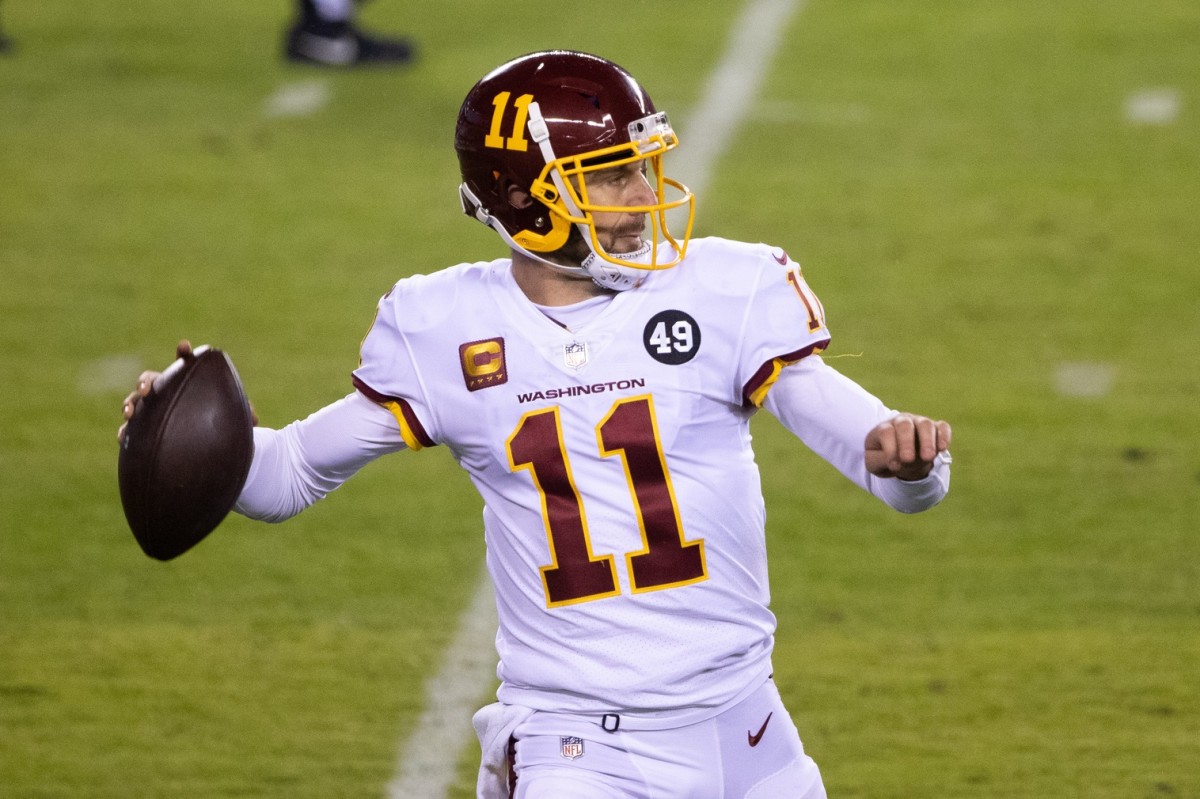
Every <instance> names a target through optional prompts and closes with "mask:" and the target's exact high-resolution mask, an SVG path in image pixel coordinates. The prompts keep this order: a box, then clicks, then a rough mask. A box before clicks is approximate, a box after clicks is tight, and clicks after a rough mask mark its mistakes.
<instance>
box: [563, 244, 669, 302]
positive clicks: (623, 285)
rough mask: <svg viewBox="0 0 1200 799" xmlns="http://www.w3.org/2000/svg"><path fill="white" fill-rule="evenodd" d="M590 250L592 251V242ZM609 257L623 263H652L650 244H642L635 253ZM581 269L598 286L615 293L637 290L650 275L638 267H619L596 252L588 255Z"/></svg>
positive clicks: (589, 246) (613, 254) (589, 245)
mask: <svg viewBox="0 0 1200 799" xmlns="http://www.w3.org/2000/svg"><path fill="white" fill-rule="evenodd" d="M588 249H591V243H590V242H589V244H588ZM608 255H609V257H610V258H616V259H618V260H621V261H630V262H632V263H641V264H646V263H650V255H651V253H650V242H648V241H645V242H642V246H641V247H638V248H637V249H636V250H634V251H633V252H622V253H612V252H610V253H609V254H608ZM579 268H580V269H581V270H583V272H584V274H586V275H587V276H588V277H590V278H591V279H592V281H593V282H594V283H595V284H596V285H597V286H600V287H601V288H606V289H612V290H613V291H626V290H627V289H633V288H637V287H638V286H640V285H641V284H642V281H643V280H645V279H646V275H648V274H650V272H649V271H648V270H646V269H638V268H637V267H636V266H618V265H617V264H614V263H612V262H611V261H606V260H604V259H603V258H601V257H600V256H599V255H597V254H596V251H595V250H592V251H591V252H590V253H588V256H587V258H584V259H583V263H582V264H580V265H579Z"/></svg>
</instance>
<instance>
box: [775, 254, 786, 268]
mask: <svg viewBox="0 0 1200 799" xmlns="http://www.w3.org/2000/svg"><path fill="white" fill-rule="evenodd" d="M771 257H772V258H774V259H775V262H776V263H777V264H779V265H780V266H787V262H788V254H787V253H786V252H781V254H779V255H776V254H775V253H771Z"/></svg>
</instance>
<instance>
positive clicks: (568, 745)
mask: <svg viewBox="0 0 1200 799" xmlns="http://www.w3.org/2000/svg"><path fill="white" fill-rule="evenodd" d="M558 741H559V743H560V744H562V749H561V750H560V752H561V754H562V756H563V757H565V758H566V759H567V760H574V759H575V758H577V757H582V756H583V739H582V738H576V737H574V736H567V735H564V736H562V737H560V738H559V739H558Z"/></svg>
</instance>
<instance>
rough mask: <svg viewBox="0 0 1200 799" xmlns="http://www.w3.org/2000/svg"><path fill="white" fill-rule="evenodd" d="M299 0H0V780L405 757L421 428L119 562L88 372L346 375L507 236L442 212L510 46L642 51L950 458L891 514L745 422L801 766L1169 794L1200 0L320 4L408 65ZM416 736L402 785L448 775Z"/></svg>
mask: <svg viewBox="0 0 1200 799" xmlns="http://www.w3.org/2000/svg"><path fill="white" fill-rule="evenodd" d="M768 6H769V7H772V8H775V9H783V11H782V12H781V13H782V16H781V17H780V18H779V19H781V20H783V21H782V22H780V23H779V24H778V25H777V26H776V27H774V28H772V29H771V30H763V31H761V35H762V37H763V39H762V40H763V41H764V42H766V41H769V40H772V41H773V40H774V39H775V37H778V41H779V45H780V46H779V49H778V50H777V51H774V52H773V53H772V56H773V57H772V58H771V59H770V60H769V62H768V63H767V64H766V67H767V71H766V73H765V76H764V79H763V82H762V84H761V86H758V87H750V86H727V87H725V88H724V92H725V95H726V97H725V99H726V101H727V102H729V103H734V102H737V101H738V100H740V99H744V100H748V101H749V102H748V112H747V115H746V116H745V118H744V119H742V120H740V124H739V125H738V127H737V128H736V130H735V132H734V135H733V136H732V138H731V139H730V140H729V141H728V143H727V146H725V147H723V148H722V149H721V150H720V151H719V152H717V153H713V154H711V163H707V164H705V166H706V171H703V172H701V171H700V169H699V167H698V166H697V165H696V161H695V160H692V161H689V160H687V156H686V155H685V154H684V151H687V150H689V148H693V150H695V149H696V148H702V147H704V146H705V143H706V142H708V141H710V140H711V138H712V134H713V131H711V130H706V129H705V128H704V127H703V126H702V125H699V124H698V123H697V124H695V125H692V126H690V127H689V122H690V121H692V120H696V119H702V117H699V116H697V111H698V109H699V108H700V107H701V104H702V100H703V98H705V96H706V92H708V91H709V90H710V84H709V81H710V78H711V76H712V75H713V74H714V70H716V69H717V68H718V65H719V63H720V60H721V58H722V56H723V55H724V54H725V52H726V48H727V46H728V42H729V39H730V35H731V32H732V31H734V30H736V29H737V27H738V25H739V24H741V21H742V20H743V19H745V18H746V17H745V15H747V14H750V13H754V12H756V11H761V10H762V9H763V8H764V7H768ZM295 18H296V10H295V8H294V7H293V6H291V5H289V4H288V3H286V2H285V1H284V0H277V1H276V2H271V3H244V2H234V0H207V1H206V2H203V3H162V2H150V0H129V2H124V3H102V4H97V3H73V2H63V1H62V0H39V1H38V2H31V1H28V0H0V33H2V34H3V37H4V42H5V44H4V46H3V50H2V51H0V796H3V797H31V798H32V797H38V798H39V799H41V798H43V797H45V798H48V797H114V798H115V797H122V798H126V797H178V796H195V797H222V796H255V797H289V798H293V799H294V798H295V797H330V796H355V797H359V796H384V795H386V794H387V792H388V791H389V788H388V786H389V784H392V785H394V784H395V780H396V779H397V775H398V774H401V773H404V772H405V771H406V770H410V769H412V768H413V764H411V763H408V764H406V763H405V762H404V761H405V757H406V754H405V753H406V752H407V751H408V750H407V749H406V744H405V742H406V741H408V740H410V739H411V738H412V737H413V735H414V733H419V732H420V730H419V729H418V727H419V726H420V725H422V724H424V723H425V721H423V716H422V713H423V711H424V710H425V708H426V707H427V700H426V690H427V689H426V685H427V682H428V681H429V680H430V679H431V678H433V677H434V675H436V674H439V673H441V670H442V669H443V668H444V666H445V662H446V657H447V652H450V651H453V650H452V649H451V648H450V647H451V646H452V643H453V642H454V641H455V636H456V634H457V631H458V630H459V629H460V627H461V625H462V623H463V619H462V616H463V615H464V612H466V611H468V610H469V609H470V608H471V607H472V606H471V604H470V603H471V598H472V596H473V594H474V592H475V589H476V586H477V575H478V574H479V569H480V567H481V564H482V554H483V551H482V550H483V547H482V535H481V524H480V520H479V513H480V510H481V505H480V502H479V500H478V498H477V497H476V495H475V494H474V492H473V490H472V489H471V487H470V484H469V482H468V481H467V480H466V478H465V477H464V476H463V475H461V474H459V473H458V471H457V469H456V467H455V465H454V464H453V461H452V460H451V458H450V457H449V454H448V453H446V452H444V451H440V450H432V451H427V452H422V453H420V454H416V455H406V456H401V457H396V458H389V459H385V460H384V461H381V462H379V463H376V464H373V465H372V466H370V467H368V468H367V469H366V470H364V472H363V473H362V474H360V475H359V476H358V477H357V478H356V479H355V480H354V481H353V482H351V483H350V484H349V485H347V486H346V487H345V488H343V489H342V490H340V491H338V492H337V493H335V494H334V495H333V496H331V497H330V498H329V499H328V500H326V501H325V502H323V503H321V505H319V506H317V507H314V508H313V509H311V510H310V511H308V512H306V513H305V514H304V515H303V516H301V517H299V518H297V519H295V520H293V521H291V522H289V523H288V524H287V525H285V526H282V527H270V526H266V525H261V524H256V523H252V522H249V521H247V520H245V519H242V518H239V517H231V518H229V519H228V520H227V521H226V522H225V523H224V524H223V525H222V527H221V528H220V529H219V530H218V531H216V532H215V533H214V534H213V536H212V538H211V539H210V540H208V541H206V542H204V543H203V544H201V545H200V546H199V547H198V548H197V549H196V550H194V551H193V552H190V553H188V554H187V555H186V556H184V557H183V558H181V559H179V560H178V561H174V562H171V563H168V564H162V563H157V562H152V561H150V560H148V559H147V558H146V557H145V556H143V555H142V554H141V552H140V550H139V549H138V548H137V546H136V543H135V542H134V540H133V537H132V535H131V534H130V533H129V531H128V529H127V527H126V525H125V520H124V517H123V515H122V512H121V508H120V503H119V499H118V496H117V485H116V456H117V446H116V438H115V434H116V429H117V426H118V424H119V422H120V402H121V398H122V397H123V396H124V395H125V393H126V392H127V391H129V389H130V388H131V387H132V383H133V381H134V380H135V379H136V376H137V374H138V373H139V372H140V371H141V370H143V369H147V368H161V367H162V366H164V365H166V364H167V363H168V362H169V361H170V360H171V359H172V358H173V354H174V346H175V343H176V342H177V341H178V340H179V339H180V338H183V337H188V338H190V339H191V340H192V341H193V342H195V343H197V344H198V343H210V344H213V345H216V346H219V347H222V348H224V349H225V350H227V351H228V352H229V353H230V354H231V356H232V357H233V359H234V361H235V363H236V364H237V366H238V368H239V371H240V372H241V375H242V379H243V382H244V383H245V385H246V388H247V391H248V393H249V394H250V396H251V398H252V400H253V402H254V404H255V407H256V409H257V411H258V414H259V416H260V418H261V420H262V423H263V424H266V425H269V426H282V425H284V424H286V423H287V422H289V421H291V420H292V419H295V418H298V417H302V416H305V415H307V414H308V413H310V412H311V411H313V410H315V409H316V408H318V407H320V406H321V405H324V404H326V403H327V402H330V401H332V400H334V399H336V398H338V397H340V396H342V395H343V394H345V393H347V392H348V391H349V390H350V383H349V372H350V370H351V369H353V368H354V367H355V366H356V364H357V348H358V344H359V341H360V339H361V337H362V335H363V334H364V333H365V331H366V329H367V327H368V326H369V324H370V322H371V319H372V316H373V313H374V306H375V302H376V300H377V299H378V298H379V296H381V295H382V294H383V293H384V292H386V291H387V289H388V288H389V287H390V285H391V284H392V283H393V282H394V281H395V280H397V279H398V278H400V277H403V276H406V275H409V274H413V273H419V272H429V271H433V270H437V269H440V268H443V267H445V266H448V265H451V264H454V263H458V262H461V261H473V260H485V259H491V258H495V257H499V256H500V255H502V254H503V249H502V246H501V243H500V241H499V240H498V239H497V238H496V237H495V235H494V234H492V233H491V232H490V231H487V230H486V229H485V228H483V227H482V226H481V225H478V224H476V223H474V222H472V221H470V220H468V219H466V218H464V217H462V215H461V211H460V209H459V206H458V200H457V196H456V186H457V182H458V172H457V163H456V160H455V156H454V151H453V138H452V137H453V130H454V121H455V116H456V114H457V110H458V106H459V103H460V102H461V100H462V98H463V96H464V95H465V94H466V92H467V90H468V89H469V88H470V87H471V85H472V84H473V83H474V82H475V80H477V79H478V78H479V77H481V76H482V75H483V74H484V73H486V72H487V71H488V70H490V69H491V68H492V67H494V66H496V65H498V64H500V63H502V62H503V61H506V60H507V59H509V58H511V57H513V56H516V55H519V54H522V53H525V52H529V51H533V50H537V49H543V48H548V47H571V48H577V49H584V50H590V51H593V52H596V53H599V54H601V55H604V56H606V57H608V58H610V59H612V60H614V61H616V62H618V63H620V64H622V65H623V66H625V67H626V68H628V69H629V70H630V71H631V72H632V73H633V74H634V75H635V76H637V77H638V78H639V79H640V80H641V81H642V82H643V84H644V85H645V86H646V87H647V88H648V89H649V91H650V93H651V94H652V96H653V97H654V99H655V102H656V104H657V105H658V106H659V107H660V108H661V109H665V110H667V111H668V112H669V113H670V114H671V115H672V119H673V120H674V121H675V122H676V126H677V128H678V129H679V132H680V137H681V141H682V145H681V148H680V156H679V158H680V162H679V163H680V167H681V169H684V170H685V174H681V175H680V177H682V178H683V179H684V180H685V181H688V180H692V179H693V178H695V179H697V180H699V181H701V184H702V185H703V190H702V193H701V194H700V196H699V199H698V205H697V208H698V219H697V226H698V235H721V236H726V237H729V238H736V239H743V240H749V241H766V242H769V243H771V244H774V245H777V246H781V247H783V248H785V249H786V250H787V251H788V252H789V253H790V254H791V255H792V256H793V257H794V258H796V259H797V260H799V261H800V262H801V263H802V264H803V265H804V269H805V275H806V277H807V279H808V281H809V283H810V284H811V285H812V287H813V288H814V290H815V291H816V292H817V293H818V294H819V295H820V297H821V299H822V300H823V303H824V305H825V308H826V310H827V312H828V317H829V320H830V326H831V329H832V331H833V335H834V338H833V346H832V347H831V349H830V350H829V353H828V355H829V357H830V358H831V360H830V363H832V364H833V365H834V366H836V367H837V368H838V369H840V370H841V371H843V372H845V373H846V374H848V375H850V376H851V377H853V378H854V379H856V380H858V381H859V382H860V383H862V384H863V385H864V386H866V387H867V388H869V389H870V390H872V391H873V392H875V393H877V394H878V395H879V396H881V397H882V398H883V399H884V400H885V401H886V402H888V403H889V404H890V405H892V406H893V407H898V408H904V409H909V410H913V411H918V412H922V413H926V414H928V415H933V416H939V417H943V418H946V419H948V420H950V421H951V422H952V423H953V424H954V428H955V444H954V455H955V471H954V484H953V489H952V491H951V494H950V496H949V498H948V499H947V500H946V501H945V502H944V503H943V504H942V505H941V506H939V507H938V508H937V509H935V510H934V511H932V512H930V513H927V514H923V515H921V516H917V517H911V518H910V517H902V516H899V515H897V514H894V513H892V512H890V511H888V510H887V509H886V508H883V507H882V506H881V505H879V504H878V503H876V502H874V501H873V500H872V499H871V498H870V497H867V496H865V495H863V494H861V492H859V491H858V490H857V489H856V488H854V487H853V486H851V485H849V484H848V483H847V482H846V481H844V480H843V479H842V478H841V477H840V476H839V475H837V474H836V472H834V470H832V469H831V468H830V467H829V466H827V465H826V464H824V463H823V462H821V461H820V460H819V459H817V458H816V457H815V456H813V455H812V454H811V453H809V452H807V451H806V450H804V449H803V447H802V446H800V445H799V444H798V443H797V442H795V441H794V440H792V439H790V437H789V436H788V435H787V434H786V433H785V432H783V431H782V430H781V429H780V428H779V427H778V425H776V424H775V423H774V422H773V420H771V419H769V418H767V416H766V415H765V414H764V415H763V417H762V418H760V419H758V420H756V422H755V428H754V430H755V436H756V442H757V448H758V454H759V461H760V465H761V468H762V471H763V478H764V492H765V494H766V499H767V506H768V509H769V517H768V537H769V545H770V554H771V558H772V566H771V573H772V583H773V597H774V604H773V609H774V610H775V612H776V614H777V615H778V616H779V619H780V631H779V635H778V639H777V655H776V680H777V682H778V683H779V685H780V688H781V690H782V692H783V694H784V697H785V699H786V701H787V702H788V704H789V707H790V709H791V711H792V713H793V716H794V718H795V720H796V723H797V725H798V726H799V728H800V731H801V735H802V737H803V738H804V740H805V744H806V746H807V748H808V750H809V751H810V753H811V754H812V755H813V756H814V757H815V758H816V759H817V761H818V763H819V764H820V765H821V767H822V770H823V772H824V774H825V779H826V784H827V786H828V789H829V792H830V795H831V796H838V797H872V798H875V797H912V796H951V797H1008V796H1060V797H1070V796H1079V797H1089V798H1090V797H1113V798H1114V799H1116V798H1118V797H1120V798H1121V799H1125V798H1127V797H1176V796H1178V797H1198V796H1200V767H1198V766H1197V763H1200V701H1198V699H1197V695H1196V691H1197V685H1198V684H1200V538H1198V535H1197V533H1198V530H1200V455H1198V454H1197V451H1198V447H1197V444H1198V443H1200V434H1198V430H1200V424H1198V423H1200V401H1198V400H1200V315H1198V314H1197V313H1196V311H1195V307H1194V306H1195V304H1196V301H1197V299H1200V272H1198V270H1197V268H1196V261H1197V256H1198V255H1200V224H1198V223H1197V216H1198V210H1197V209H1200V6H1198V5H1197V4H1196V3H1195V2H1194V1H1193V0H1147V2H1144V3H1140V4H1128V3H1123V2H1116V0H1090V1H1089V2H1083V0H1063V1H1062V2H1055V3H1043V2H1036V1H1035V0H1012V1H1011V2H1007V3H1001V4H980V3H966V2H955V1H954V0H911V1H910V2H905V3H896V2H890V1H889V0H844V1H843V2H832V1H831V0H808V1H807V2H800V1H799V0H795V1H794V2H769V1H765V0H763V1H760V2H747V3H742V2H733V1H732V0H730V1H729V2H714V3H702V4H697V3H692V2H685V0H653V1H652V0H611V2H608V3H605V4H603V5H602V6H597V5H596V4H592V3H581V2H573V1H572V0H568V1H567V2H554V3H551V2H545V1H543V0H528V2H524V3H520V4H496V3H488V2H483V0H477V1H475V2H472V1H471V0H451V1H450V2H444V3H424V4H416V3H407V2H401V0H375V2H372V3H369V4H367V5H365V6H362V7H360V8H358V9H357V20H356V24H358V25H360V26H361V27H362V28H363V29H366V30H370V31H372V32H377V33H380V34H387V35H393V34H394V35H397V36H401V35H402V36H405V37H409V38H410V39H411V41H412V42H413V43H415V45H416V48H417V50H416V58H415V59H414V60H413V61H411V62H410V63H407V64H401V65H396V64H392V65H373V66H365V65H364V66H360V67H349V68H327V67H322V66H315V65H304V64H299V63H295V62H292V61H289V60H287V59H285V58H284V38H285V36H286V35H287V34H288V32H289V30H291V28H292V26H293V24H294V22H295ZM743 50H744V51H745V52H742V53H740V54H735V56H734V59H733V60H734V62H735V63H736V62H740V61H746V62H748V61H751V60H753V57H754V56H755V55H756V52H755V48H754V47H750V48H743ZM667 163H668V168H669V167H670V166H671V163H672V162H671V161H670V160H668V162H667ZM687 170H695V171H693V172H687ZM668 172H670V169H668ZM468 615H469V614H468ZM484 656H485V660H486V659H487V658H490V656H491V653H490V652H484ZM493 688H494V686H493V685H491V684H488V681H487V680H486V679H484V680H482V681H481V682H480V683H479V685H478V686H477V690H476V691H475V693H477V696H478V704H482V703H484V702H486V701H488V696H489V695H490V692H491V691H492V690H493ZM467 693H468V694H470V693H471V690H469V689H468V690H467ZM446 725H447V726H448V727H450V728H452V729H453V730H455V732H454V734H453V735H452V736H451V740H452V741H453V744H452V745H447V746H445V747H443V754H442V756H441V757H442V760H443V761H445V762H446V763H449V767H448V768H449V773H450V777H449V778H448V779H449V783H450V784H449V787H448V788H447V789H446V790H445V791H444V792H441V793H439V796H440V795H446V796H451V797H467V796H471V795H473V793H472V791H473V785H474V770H475V767H476V764H477V757H478V747H477V745H476V744H475V742H474V739H473V737H472V735H471V730H470V725H469V721H468V719H467V718H465V717H464V718H458V717H455V718H453V719H450V720H448V721H447V722H446Z"/></svg>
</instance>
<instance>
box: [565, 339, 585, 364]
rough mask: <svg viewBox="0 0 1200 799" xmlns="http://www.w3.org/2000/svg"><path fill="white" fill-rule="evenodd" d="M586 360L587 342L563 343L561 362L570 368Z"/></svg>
mask: <svg viewBox="0 0 1200 799" xmlns="http://www.w3.org/2000/svg"><path fill="white" fill-rule="evenodd" d="M587 362H588V351H587V344H581V343H580V342H578V341H572V342H571V343H570V344H564V345H563V363H565V364H566V365H567V366H568V367H570V368H571V369H578V368H579V367H581V366H583V365H584V364H585V363H587Z"/></svg>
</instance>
